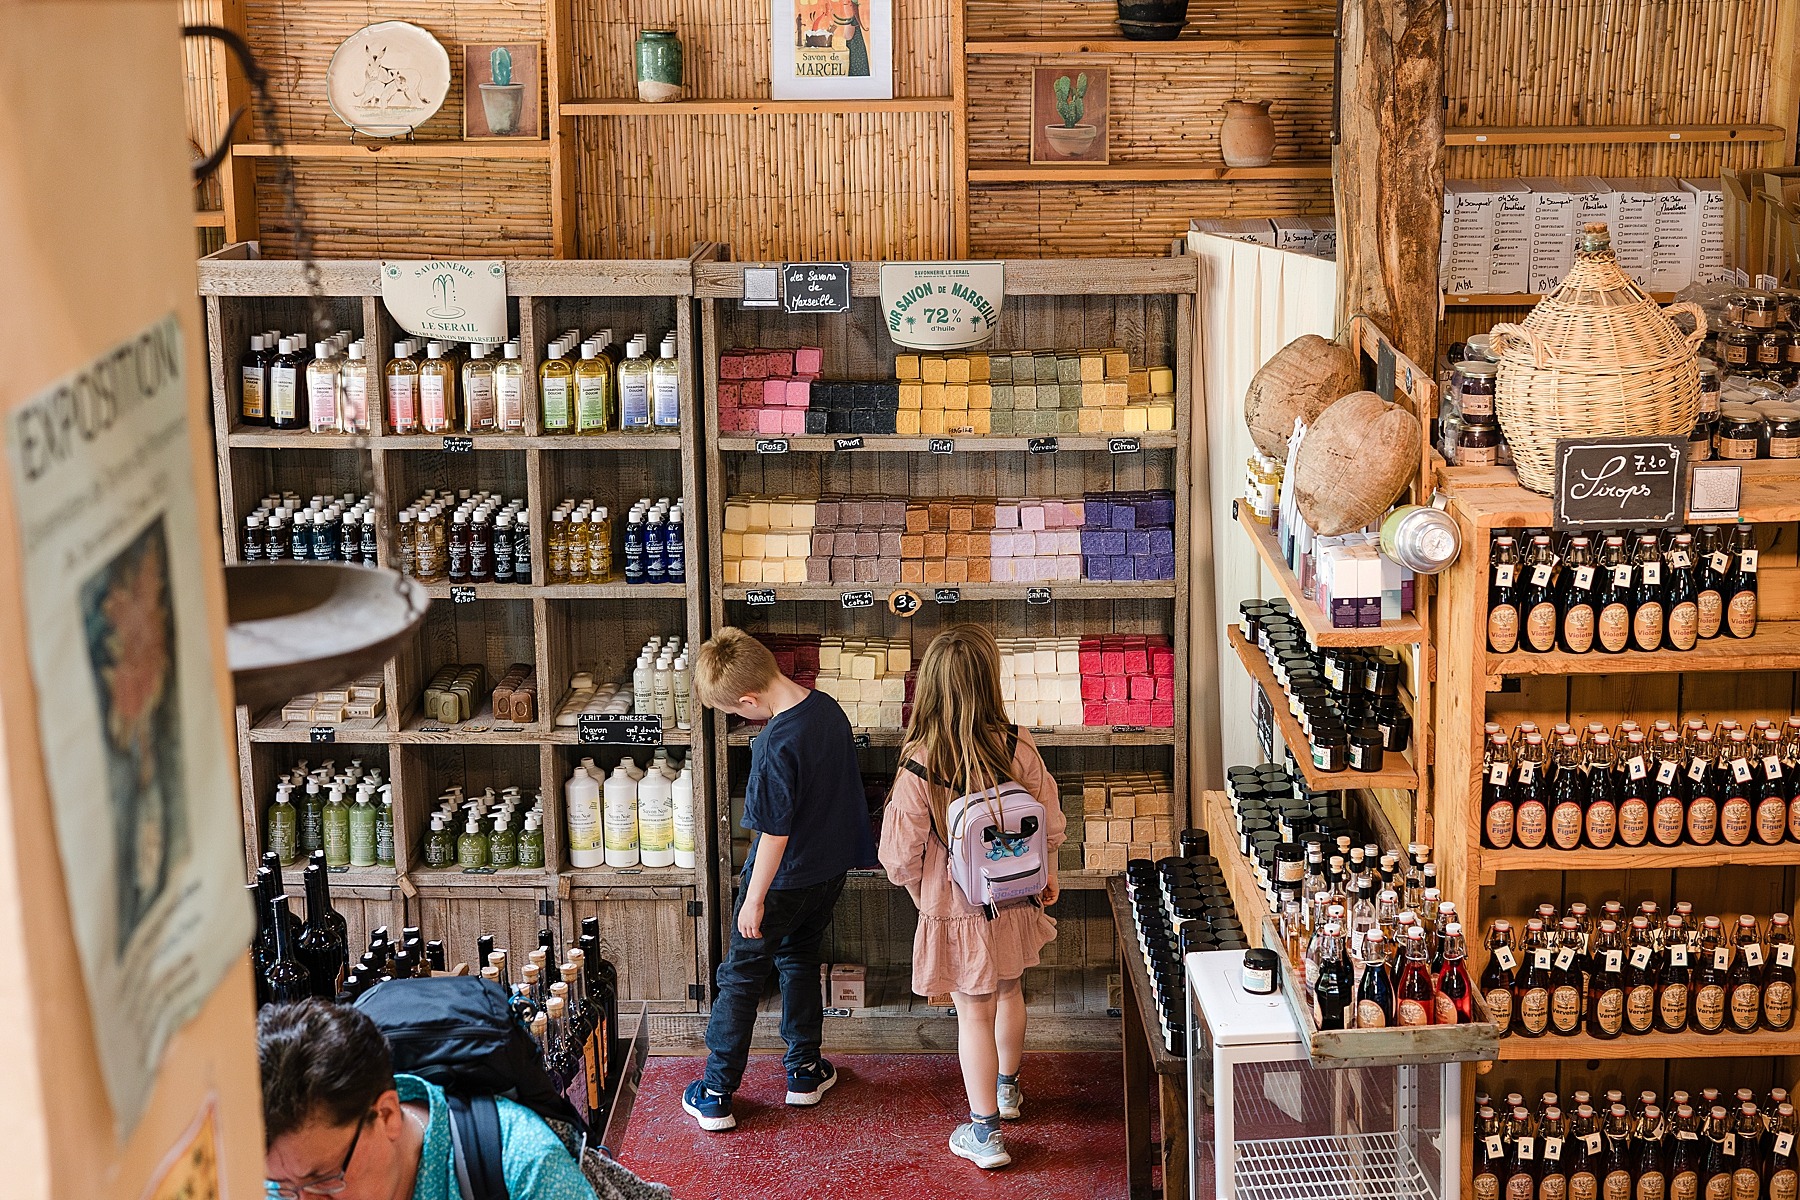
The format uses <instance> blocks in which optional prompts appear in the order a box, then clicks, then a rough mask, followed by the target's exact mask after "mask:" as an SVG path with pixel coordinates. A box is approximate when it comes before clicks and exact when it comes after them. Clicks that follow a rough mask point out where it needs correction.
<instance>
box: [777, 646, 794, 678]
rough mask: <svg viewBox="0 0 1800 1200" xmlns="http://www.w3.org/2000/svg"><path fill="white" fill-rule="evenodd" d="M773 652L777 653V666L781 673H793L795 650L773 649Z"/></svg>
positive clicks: (789, 674)
mask: <svg viewBox="0 0 1800 1200" xmlns="http://www.w3.org/2000/svg"><path fill="white" fill-rule="evenodd" d="M773 654H774V655H775V666H776V667H777V668H778V669H779V670H780V671H781V673H782V674H783V675H788V676H791V675H793V673H794V652H793V651H792V650H776V651H773Z"/></svg>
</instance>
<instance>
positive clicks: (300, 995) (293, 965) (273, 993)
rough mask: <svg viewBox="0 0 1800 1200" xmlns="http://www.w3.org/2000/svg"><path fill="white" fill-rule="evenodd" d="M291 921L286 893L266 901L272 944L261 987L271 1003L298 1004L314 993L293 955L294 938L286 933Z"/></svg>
mask: <svg viewBox="0 0 1800 1200" xmlns="http://www.w3.org/2000/svg"><path fill="white" fill-rule="evenodd" d="M292 922H293V914H292V912H291V911H290V910H289V908H288V898H287V894H286V893H283V894H281V895H279V896H277V897H275V899H274V900H273V901H272V902H271V904H270V905H269V927H270V929H271V930H273V931H274V942H275V948H274V951H273V954H272V955H271V957H270V960H269V966H268V969H267V970H266V971H264V972H263V988H264V990H265V991H266V992H267V994H268V997H269V1003H271V1004H297V1003H299V1002H300V1001H302V1000H305V999H306V998H307V997H309V996H312V995H314V994H315V993H314V991H313V981H312V976H311V974H309V973H308V971H307V969H306V967H305V966H304V965H303V964H302V963H301V962H300V960H299V959H297V958H295V957H294V943H293V939H292V938H290V937H289V936H288V930H289V927H290V925H291V924H292Z"/></svg>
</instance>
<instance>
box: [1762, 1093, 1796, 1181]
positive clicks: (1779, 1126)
mask: <svg viewBox="0 0 1800 1200" xmlns="http://www.w3.org/2000/svg"><path fill="white" fill-rule="evenodd" d="M1797 1132H1800V1127H1797V1126H1796V1124H1795V1121H1794V1106H1793V1105H1791V1104H1780V1105H1778V1106H1776V1109H1775V1121H1774V1123H1773V1124H1772V1125H1771V1126H1770V1127H1769V1139H1768V1141H1769V1147H1768V1150H1769V1152H1768V1156H1767V1169H1766V1170H1765V1172H1764V1174H1765V1175H1766V1176H1767V1178H1768V1200H1796V1196H1800V1162H1797V1161H1796V1156H1795V1153H1794V1138H1795V1135H1796V1133H1797Z"/></svg>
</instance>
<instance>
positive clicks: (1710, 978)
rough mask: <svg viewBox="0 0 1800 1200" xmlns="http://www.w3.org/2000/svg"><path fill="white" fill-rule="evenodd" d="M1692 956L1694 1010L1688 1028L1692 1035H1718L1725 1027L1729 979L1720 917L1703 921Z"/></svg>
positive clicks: (1727, 959) (1729, 949) (1727, 949)
mask: <svg viewBox="0 0 1800 1200" xmlns="http://www.w3.org/2000/svg"><path fill="white" fill-rule="evenodd" d="M1694 955H1695V959H1696V961H1695V963H1694V982H1693V992H1694V1008H1693V1015H1692V1017H1691V1018H1690V1020H1689V1028H1691V1029H1692V1030H1693V1031H1694V1032H1695V1033H1718V1032H1719V1031H1720V1030H1721V1029H1723V1028H1725V1009H1726V997H1727V989H1728V986H1729V983H1730V976H1731V947H1729V946H1727V945H1725V944H1724V938H1723V936H1722V931H1721V929H1720V925H1719V918H1717V917H1708V918H1706V922H1705V924H1704V925H1702V926H1701V930H1700V941H1699V943H1698V944H1697V945H1696V946H1695V948H1694Z"/></svg>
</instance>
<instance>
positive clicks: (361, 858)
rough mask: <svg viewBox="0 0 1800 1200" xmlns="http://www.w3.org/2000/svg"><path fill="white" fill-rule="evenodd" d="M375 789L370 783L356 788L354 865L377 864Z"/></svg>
mask: <svg viewBox="0 0 1800 1200" xmlns="http://www.w3.org/2000/svg"><path fill="white" fill-rule="evenodd" d="M374 800H375V789H374V788H373V787H372V786H370V785H369V784H366V783H363V784H358V785H357V788H356V806H355V807H354V808H352V809H351V810H350V865H351V866H353V867H372V866H374V865H375V818H376V811H375V804H374Z"/></svg>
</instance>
